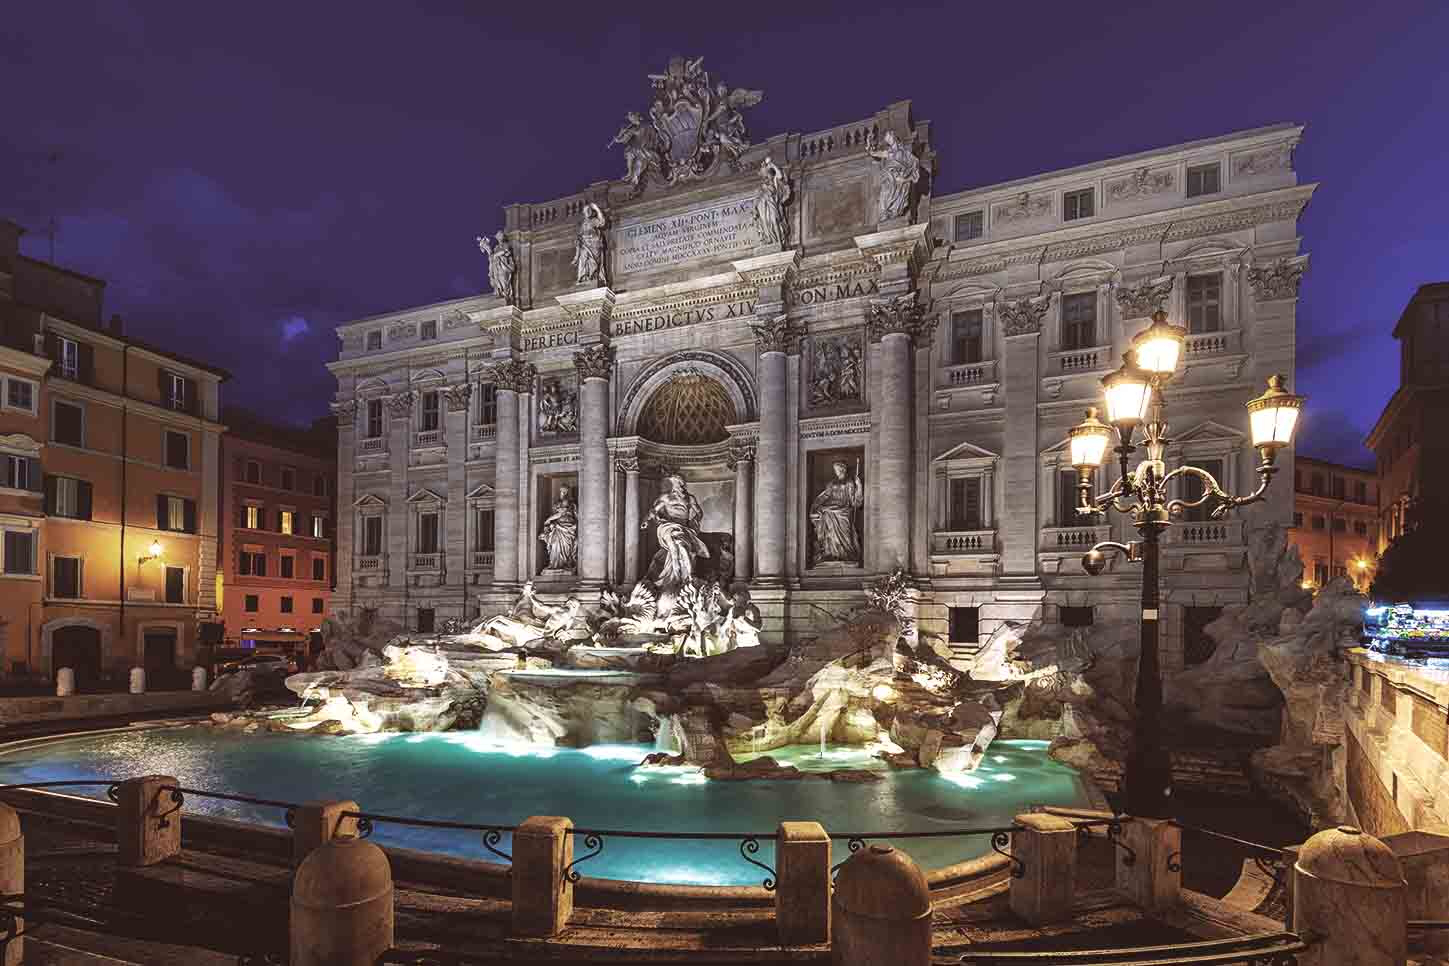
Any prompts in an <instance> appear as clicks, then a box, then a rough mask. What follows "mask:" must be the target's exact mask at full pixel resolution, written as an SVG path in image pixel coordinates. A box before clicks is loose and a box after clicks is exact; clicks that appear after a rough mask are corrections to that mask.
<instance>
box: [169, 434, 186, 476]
mask: <svg viewBox="0 0 1449 966" xmlns="http://www.w3.org/2000/svg"><path fill="white" fill-rule="evenodd" d="M165 443H166V465H167V466H168V467H170V468H171V469H173V470H189V469H190V468H191V436H190V434H188V433H178V432H176V431H175V430H170V429H168V430H166V438H165Z"/></svg>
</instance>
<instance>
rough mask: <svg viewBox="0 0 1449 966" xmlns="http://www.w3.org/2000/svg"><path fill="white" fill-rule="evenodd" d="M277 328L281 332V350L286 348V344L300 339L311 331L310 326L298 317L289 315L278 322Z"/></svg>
mask: <svg viewBox="0 0 1449 966" xmlns="http://www.w3.org/2000/svg"><path fill="white" fill-rule="evenodd" d="M277 326H278V328H280V329H281V330H282V340H281V344H282V347H283V348H286V347H287V344H288V343H290V342H291V341H292V340H294V339H297V338H300V337H302V336H304V335H306V334H307V333H308V332H311V331H312V326H311V325H310V324H308V322H307V320H306V319H304V318H302V317H301V316H300V315H289V316H287V317H286V318H285V319H282V320H281V321H280V322H278V323H277Z"/></svg>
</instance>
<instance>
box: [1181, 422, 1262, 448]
mask: <svg viewBox="0 0 1449 966" xmlns="http://www.w3.org/2000/svg"><path fill="white" fill-rule="evenodd" d="M1246 435H1247V434H1245V433H1244V432H1242V431H1241V430H1237V429H1234V428H1233V427H1231V426H1225V425H1223V424H1222V423H1219V422H1214V421H1213V420H1211V419H1205V420H1203V421H1202V422H1200V423H1198V424H1197V425H1196V426H1194V427H1193V428H1192V429H1189V430H1188V431H1187V432H1185V433H1183V434H1182V435H1180V436H1175V437H1173V440H1172V441H1173V442H1174V443H1176V444H1178V445H1181V444H1183V443H1206V442H1209V441H1221V442H1225V443H1237V442H1240V441H1242V440H1243V439H1244V438H1245V437H1246Z"/></svg>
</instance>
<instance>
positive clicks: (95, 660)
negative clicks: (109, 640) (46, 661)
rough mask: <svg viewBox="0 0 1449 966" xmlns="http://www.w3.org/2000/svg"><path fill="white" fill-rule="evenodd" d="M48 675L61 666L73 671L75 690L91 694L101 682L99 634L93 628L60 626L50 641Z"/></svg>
mask: <svg viewBox="0 0 1449 966" xmlns="http://www.w3.org/2000/svg"><path fill="white" fill-rule="evenodd" d="M50 646H51V652H50V676H51V680H52V681H53V680H54V679H55V674H56V672H57V671H59V670H60V669H61V668H63V667H68V668H70V669H71V670H72V671H74V672H75V688H76V691H94V690H96V688H98V687H99V686H100V683H101V632H100V631H98V630H96V629H95V628H94V627H82V626H76V627H62V628H60V629H58V630H57V631H56V632H55V633H54V634H53V635H52V636H51V639H50Z"/></svg>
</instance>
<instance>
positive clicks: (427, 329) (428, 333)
mask: <svg viewBox="0 0 1449 966" xmlns="http://www.w3.org/2000/svg"><path fill="white" fill-rule="evenodd" d="M420 329H421V331H422V335H421V337H420V338H423V339H436V338H437V337H438V320H437V319H424V320H423V324H422V326H420Z"/></svg>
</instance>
